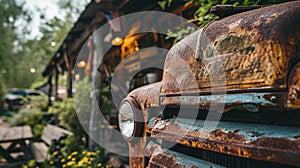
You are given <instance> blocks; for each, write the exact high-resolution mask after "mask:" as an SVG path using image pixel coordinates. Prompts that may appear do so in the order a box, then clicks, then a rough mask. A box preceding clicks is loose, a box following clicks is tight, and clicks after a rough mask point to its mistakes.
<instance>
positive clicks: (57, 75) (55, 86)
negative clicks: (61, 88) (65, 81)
mask: <svg viewBox="0 0 300 168" xmlns="http://www.w3.org/2000/svg"><path fill="white" fill-rule="evenodd" d="M58 77H59V72H58V69H57V67H56V68H55V79H54V88H55V89H54V97H55V100H57V98H58V97H59V96H58Z"/></svg>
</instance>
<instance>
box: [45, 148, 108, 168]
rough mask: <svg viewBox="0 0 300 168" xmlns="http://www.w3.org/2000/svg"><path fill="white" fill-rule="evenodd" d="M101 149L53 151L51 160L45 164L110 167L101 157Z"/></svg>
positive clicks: (67, 167) (79, 167)
mask: <svg viewBox="0 0 300 168" xmlns="http://www.w3.org/2000/svg"><path fill="white" fill-rule="evenodd" d="M101 155H102V154H101V151H100V150H97V151H96V152H90V151H87V150H81V151H73V152H70V153H68V154H66V155H62V154H61V153H60V151H53V152H52V153H51V154H50V160H49V161H48V162H47V163H45V164H44V166H45V167H53V168H54V167H66V168H73V167H78V168H84V167H101V168H109V167H111V166H110V165H105V164H103V158H102V157H100V156H101Z"/></svg>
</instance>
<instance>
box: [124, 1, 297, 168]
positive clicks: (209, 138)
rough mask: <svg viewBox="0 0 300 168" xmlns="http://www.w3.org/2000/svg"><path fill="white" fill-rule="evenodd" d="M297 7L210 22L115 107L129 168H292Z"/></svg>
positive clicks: (176, 47) (294, 161)
mask: <svg viewBox="0 0 300 168" xmlns="http://www.w3.org/2000/svg"><path fill="white" fill-rule="evenodd" d="M299 20H300V2H299V1H293V2H288V3H283V4H278V5H272V6H267V7H262V8H259V9H255V10H251V11H247V12H242V13H239V14H235V15H231V16H228V17H225V18H221V19H218V20H215V21H213V22H211V23H209V24H208V25H206V26H205V27H204V28H201V29H199V30H198V31H196V32H194V33H192V34H191V35H189V36H188V37H186V38H184V39H183V40H182V41H180V42H179V43H177V44H176V45H174V46H173V47H172V48H171V49H170V51H169V52H168V55H167V57H166V59H165V63H164V69H163V74H162V80H161V81H160V82H157V83H154V84H150V85H146V86H143V87H141V88H138V89H135V90H133V91H132V92H130V93H129V94H128V95H127V97H126V98H125V99H124V100H123V101H122V102H121V104H120V106H119V113H118V120H119V126H120V132H121V134H122V136H123V138H124V139H125V140H126V141H127V142H128V145H129V156H130V166H131V167H299V166H300V160H299V158H300V138H299V137H300V129H299V125H300V124H299V119H300V117H299V116H300V115H299V114H298V113H299V112H300V48H299V46H300V22H299Z"/></svg>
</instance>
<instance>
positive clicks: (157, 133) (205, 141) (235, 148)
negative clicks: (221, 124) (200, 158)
mask: <svg viewBox="0 0 300 168" xmlns="http://www.w3.org/2000/svg"><path fill="white" fill-rule="evenodd" d="M185 127H186V126H180V125H179V124H176V123H172V122H171V123H168V124H166V127H165V128H164V129H163V130H160V129H155V128H154V129H153V130H152V134H151V136H152V137H154V138H158V139H163V140H166V141H170V142H175V143H179V144H182V145H185V146H189V147H193V148H200V149H204V150H210V151H214V152H220V153H224V154H229V155H233V156H239V157H244V158H252V159H256V160H263V161H272V162H276V163H282V164H288V165H297V166H299V165H300V160H299V159H298V158H299V157H300V148H299V147H300V141H297V140H291V139H288V138H272V137H266V136H263V134H260V133H255V132H248V133H249V134H250V133H251V137H248V138H245V136H244V134H241V133H240V130H239V129H236V130H233V131H224V130H221V129H215V130H214V131H211V132H209V133H207V132H205V131H201V130H199V129H201V128H199V129H198V127H193V126H191V128H185ZM256 136H257V139H256V138H254V137H256ZM253 138H254V140H253Z"/></svg>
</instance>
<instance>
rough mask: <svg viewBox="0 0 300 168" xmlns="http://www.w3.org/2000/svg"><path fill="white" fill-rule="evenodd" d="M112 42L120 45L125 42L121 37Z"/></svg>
mask: <svg viewBox="0 0 300 168" xmlns="http://www.w3.org/2000/svg"><path fill="white" fill-rule="evenodd" d="M111 44H112V45H114V46H120V45H122V44H123V39H122V38H121V37H115V38H114V39H113V40H112V41H111Z"/></svg>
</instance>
